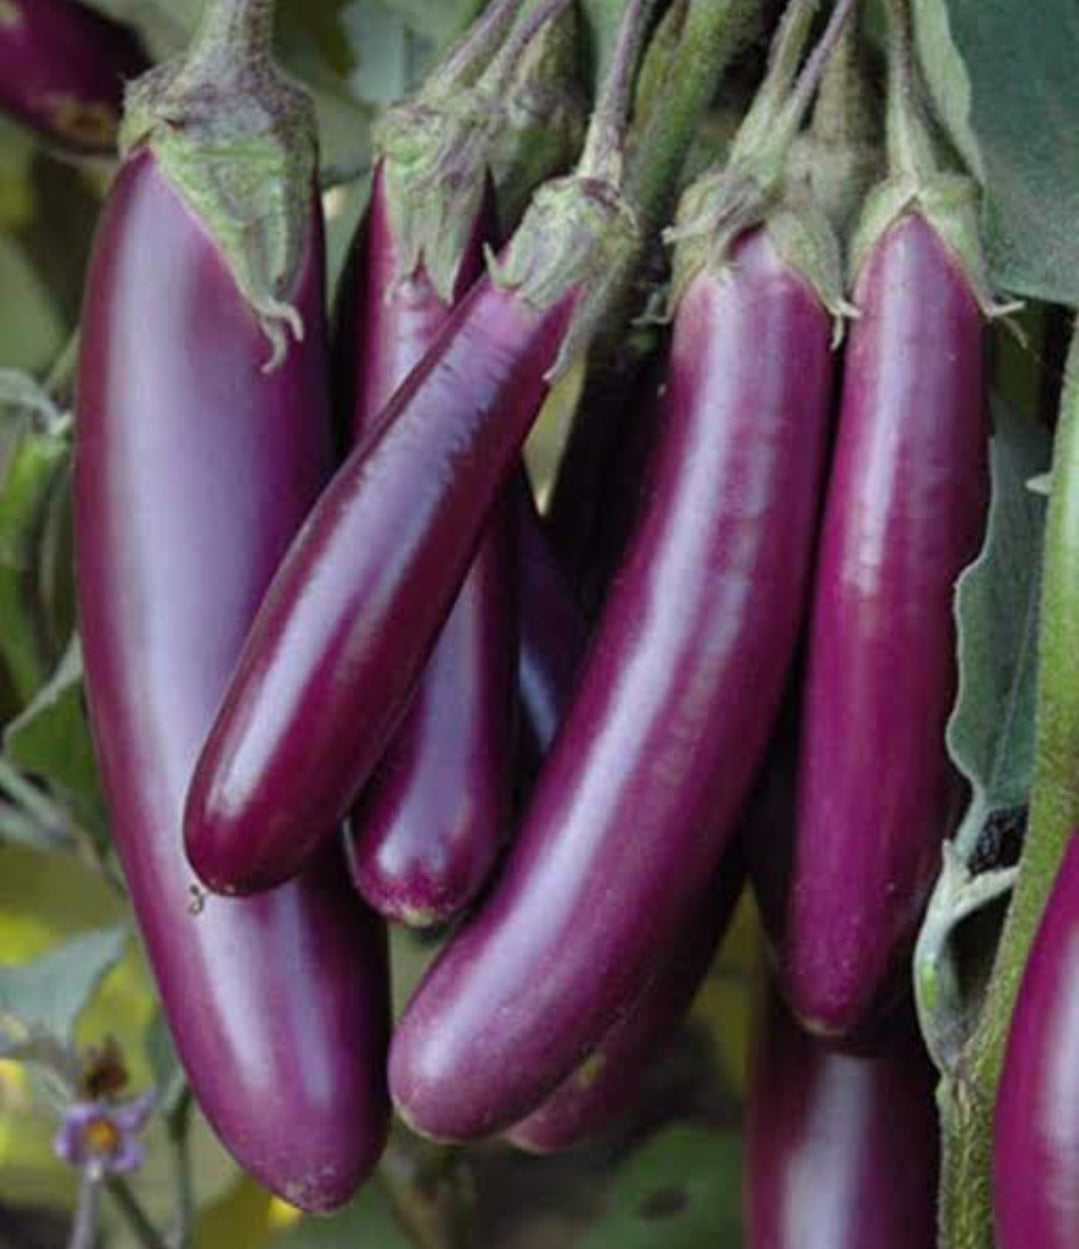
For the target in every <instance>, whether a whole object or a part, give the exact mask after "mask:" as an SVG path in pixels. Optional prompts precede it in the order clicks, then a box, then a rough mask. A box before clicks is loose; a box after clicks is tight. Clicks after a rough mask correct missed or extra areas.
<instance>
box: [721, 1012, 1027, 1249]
mask: <svg viewBox="0 0 1079 1249" xmlns="http://www.w3.org/2000/svg"><path fill="white" fill-rule="evenodd" d="M762 1015H763V1021H762V1027H761V1035H760V1039H759V1041H758V1043H757V1045H756V1047H755V1050H754V1053H755V1061H754V1068H753V1071H752V1074H751V1079H750V1089H749V1095H748V1100H747V1105H746V1155H745V1171H744V1177H743V1187H744V1200H743V1207H744V1210H745V1218H746V1234H745V1235H746V1238H745V1245H746V1249H933V1247H934V1246H935V1245H936V1243H937V1237H936V1187H937V1178H938V1170H939V1127H938V1124H937V1115H936V1105H935V1101H934V1085H935V1072H934V1070H933V1067H932V1064H931V1063H930V1062H929V1058H928V1056H927V1055H926V1053H925V1050H924V1048H923V1046H922V1043H921V1039H920V1038H919V1036H918V1032H917V1027H916V1025H915V1023H914V1020H913V1012H912V1011H911V1010H910V1009H909V1007H907V1009H906V1010H905V1011H904V1012H903V1013H901V1014H900V1015H899V1016H897V1017H896V1019H895V1020H893V1027H892V1028H891V1029H890V1032H889V1040H888V1042H887V1043H886V1045H885V1046H884V1047H883V1048H882V1049H881V1050H879V1052H877V1053H876V1054H874V1055H873V1056H871V1057H854V1056H852V1055H849V1054H840V1053H836V1052H834V1051H832V1050H830V1049H829V1048H828V1047H827V1046H825V1045H824V1044H822V1043H821V1042H820V1041H819V1040H817V1039H815V1038H814V1037H812V1036H810V1035H808V1034H807V1033H805V1032H804V1031H803V1030H802V1029H801V1028H800V1027H799V1026H798V1024H797V1023H796V1022H795V1021H794V1020H793V1019H792V1018H791V1016H790V1014H789V1013H788V1012H787V1010H786V1008H785V1007H784V1006H783V1005H782V1003H781V1002H780V1000H779V998H778V995H776V994H774V993H772V994H769V999H768V1002H767V1005H766V1007H765V1009H764V1011H763V1012H762ZM1024 1243H1025V1244H1026V1243H1031V1242H1024Z"/></svg>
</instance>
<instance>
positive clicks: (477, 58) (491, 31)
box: [424, 0, 523, 94]
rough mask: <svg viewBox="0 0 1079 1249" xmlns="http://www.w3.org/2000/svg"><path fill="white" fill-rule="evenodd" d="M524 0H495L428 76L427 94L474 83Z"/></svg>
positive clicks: (508, 29)
mask: <svg viewBox="0 0 1079 1249" xmlns="http://www.w3.org/2000/svg"><path fill="white" fill-rule="evenodd" d="M522 3H523V0H493V3H491V4H489V5H488V6H487V7H486V8H485V9H484V10H483V12H482V13H481V14H480V16H479V17H478V18H477V19H476V21H475V22H473V23H472V25H471V26H470V27H469V29H468V30H467V31H466V32H465V35H464V37H463V38H462V39H461V41H460V42H459V43H458V44H457V46H456V47H454V48H452V49H451V50H450V52H449V53H448V54H447V55H446V56H445V57H444V58H443V60H442V62H441V64H439V65H438V66H436V68H435V69H434V71H433V72H432V73H431V75H430V76H429V77H428V79H427V83H426V85H425V88H424V92H425V94H431V93H435V94H440V93H442V92H446V91H455V90H457V89H459V88H460V87H465V86H469V85H471V84H472V83H473V82H474V81H475V80H476V79H477V78H478V77H479V75H480V74H481V73H482V72H483V70H484V68H485V67H486V65H487V63H488V62H489V61H490V59H491V57H493V56H494V54H495V52H496V51H497V50H498V48H499V45H500V44H501V43H502V41H503V40H504V39H505V38H506V36H507V34H508V32H509V31H510V29H511V28H512V26H513V24H514V22H515V21H516V20H517V14H518V12H519V11H520V8H521V5H522Z"/></svg>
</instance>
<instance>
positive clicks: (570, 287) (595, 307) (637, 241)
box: [489, 174, 643, 381]
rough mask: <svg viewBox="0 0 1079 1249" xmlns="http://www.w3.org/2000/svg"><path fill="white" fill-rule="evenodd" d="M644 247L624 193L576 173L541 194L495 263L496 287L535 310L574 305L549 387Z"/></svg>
mask: <svg viewBox="0 0 1079 1249" xmlns="http://www.w3.org/2000/svg"><path fill="white" fill-rule="evenodd" d="M642 246H643V235H642V231H641V227H640V223H639V221H638V219H637V214H636V213H635V212H634V211H633V209H632V208H631V207H630V205H629V204H628V203H627V201H626V200H625V198H624V197H623V195H622V194H621V192H620V191H619V190H618V188H617V187H616V186H614V185H613V184H612V183H609V182H606V181H604V180H603V179H600V178H591V177H586V176H583V175H580V174H573V175H570V176H569V177H566V178H558V179H556V180H554V181H552V182H548V183H546V184H544V186H542V187H541V188H540V189H539V191H537V192H536V195H535V197H534V198H533V200H532V203H531V205H530V206H529V208H528V211H527V213H526V214H525V217H524V220H523V221H522V222H521V225H520V227H519V228H518V230H517V232H516V233H515V234H514V236H513V238H512V240H511V241H510V243H509V245H508V246H507V248H506V250H505V252H504V253H503V255H502V256H501V257H499V258H495V257H491V258H490V260H489V267H490V270H491V276H492V278H493V280H494V281H495V282H497V283H498V284H499V285H500V286H503V287H505V288H507V289H510V290H515V291H517V292H518V294H519V295H520V296H521V298H523V299H526V300H528V302H529V303H531V304H533V305H535V306H536V307H539V308H548V307H551V306H552V305H554V304H556V303H558V302H559V301H561V300H563V299H567V298H572V299H573V300H574V310H573V317H572V320H571V322H570V326H569V329H568V331H567V334H566V337H565V339H564V340H563V344H562V349H561V351H560V352H559V355H558V359H557V360H556V361H555V363H554V366H553V367H552V369H551V371H550V373H549V375H548V376H549V379H550V380H552V381H553V380H555V379H557V378H558V377H559V376H561V374H562V373H564V372H565V371H566V369H567V368H568V367H569V365H570V363H571V362H572V361H573V359H574V358H575V357H576V356H577V354H578V353H579V352H580V351H581V350H582V349H583V348H584V347H585V346H587V343H588V341H589V340H590V338H591V336H592V333H593V331H594V330H595V328H596V326H597V324H598V322H599V320H600V319H601V318H602V316H603V315H604V313H605V312H606V310H607V308H608V306H609V304H610V302H611V299H612V296H613V294H614V292H616V291H617V290H619V289H620V286H621V284H622V283H623V282H624V281H625V277H626V272H627V270H628V269H630V268H632V266H633V265H634V264H636V262H637V260H638V258H639V256H640V252H641V248H642Z"/></svg>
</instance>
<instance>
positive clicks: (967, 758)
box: [914, 400, 1051, 1070]
mask: <svg viewBox="0 0 1079 1249" xmlns="http://www.w3.org/2000/svg"><path fill="white" fill-rule="evenodd" d="M993 412H994V417H995V421H994V426H995V432H994V436H993V438H992V442H991V446H990V466H991V472H992V500H991V503H990V508H989V518H988V524H987V529H986V538H985V543H984V545H983V547H982V550H981V552H980V554H979V555H978V557H977V559H976V560H975V561H974V562H973V563H972V564H971V565H970V566H969V568H967V569H966V571H965V572H964V573H963V575H962V576H961V577H960V578H959V583H958V586H957V590H956V606H955V610H956V620H957V625H958V651H959V692H958V697H957V701H956V706H955V710H954V711H953V713H952V716H951V719H950V721H949V723H948V733H947V741H948V749H949V752H950V754H951V756H952V759H953V760H954V762H955V764H956V766H957V767H958V768H959V769H960V771H961V772H962V773H963V775H964V776H965V777H966V778H967V780H968V781H969V782H970V786H971V801H970V805H969V807H968V809H967V812H966V815H965V816H964V818H963V821H962V823H961V824H960V826H959V830H958V832H957V833H956V836H955V838H954V840H953V841H952V842H950V843H948V844H947V845H946V847H945V855H944V870H943V872H942V874H941V877H940V880H939V881H938V883H937V887H936V889H935V890H934V893H933V897H932V899H931V901H930V904H929V908H928V910H927V913H926V918H925V922H924V924H923V926H922V931H921V935H920V937H919V939H918V946H917V949H916V951H915V959H914V963H915V990H916V995H917V999H918V1011H919V1016H920V1018H921V1023H922V1030H923V1033H924V1035H925V1039H926V1043H927V1045H928V1047H929V1050H930V1053H931V1054H932V1056H933V1058H934V1060H935V1061H936V1062H937V1064H938V1066H940V1067H941V1069H942V1070H949V1069H950V1068H951V1067H952V1065H953V1064H954V1063H955V1062H956V1061H957V1060H958V1056H959V1053H960V1050H961V1049H962V1046H963V1043H964V1041H965V1038H966V1036H967V1035H968V1033H969V1028H970V1026H971V1025H972V1023H973V1022H974V1016H975V1014H976V1011H977V1006H978V1001H979V996H980V992H981V989H982V988H983V987H984V980H983V973H984V972H985V971H986V970H987V966H986V964H985V963H983V964H982V965H980V966H979V967H977V968H976V969H974V972H975V974H973V975H972V974H970V971H971V969H970V968H969V967H967V968H965V967H963V966H961V965H960V964H961V962H962V955H961V954H960V952H959V950H958V948H957V946H956V942H955V936H956V932H957V929H958V927H959V925H960V924H961V923H963V922H964V921H965V920H968V919H969V918H970V917H971V916H973V915H974V914H976V913H977V912H979V911H984V910H985V908H986V907H988V906H990V905H991V904H993V903H994V902H997V901H999V900H1000V899H1002V898H1003V897H1004V896H1006V894H1007V892H1008V890H1009V889H1010V888H1011V885H1012V881H1013V879H1014V871H1013V870H1012V868H1011V867H1009V866H1003V867H1001V866H999V865H997V864H996V863H993V862H992V859H991V858H990V860H989V862H988V863H986V862H984V861H983V860H984V859H985V857H986V856H985V855H984V852H983V851H984V846H983V835H984V834H985V833H986V832H987V831H991V830H992V828H993V826H994V825H997V824H1000V823H1002V822H1005V823H1006V822H1008V821H1009V820H1010V819H1012V813H1013V812H1015V811H1016V810H1018V809H1021V808H1022V807H1023V806H1024V804H1025V803H1026V801H1027V798H1028V795H1029V793H1030V787H1031V784H1032V781H1033V772H1034V713H1035V695H1036V688H1035V686H1036V677H1037V654H1036V649H1037V637H1038V608H1039V603H1040V598H1041V577H1040V571H1041V552H1042V544H1043V537H1044V530H1045V513H1046V503H1045V499H1044V498H1043V497H1042V496H1041V495H1038V494H1036V493H1034V492H1033V491H1031V490H1030V489H1028V487H1027V482H1028V481H1029V480H1030V478H1032V477H1035V476H1037V475H1038V474H1040V473H1042V472H1044V471H1045V469H1046V467H1047V465H1048V464H1049V460H1050V453H1051V439H1050V436H1049V433H1048V431H1047V430H1045V429H1044V428H1042V427H1041V426H1039V425H1036V424H1035V423H1034V422H1032V421H1028V420H1023V419H1022V418H1021V417H1019V416H1017V415H1016V414H1015V413H1014V412H1013V410H1012V409H1011V408H1010V406H1009V405H1007V404H1005V403H1003V402H1002V401H1000V400H997V401H995V402H994V405H993ZM981 944H982V945H983V946H984V945H985V942H984V941H983V942H982V943H981ZM982 953H983V954H984V953H985V951H984V950H983V951H982Z"/></svg>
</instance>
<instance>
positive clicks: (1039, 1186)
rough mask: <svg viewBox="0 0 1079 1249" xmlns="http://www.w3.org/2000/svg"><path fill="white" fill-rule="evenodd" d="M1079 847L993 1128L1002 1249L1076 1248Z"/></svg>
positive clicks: (1034, 976)
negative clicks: (1075, 1073)
mask: <svg viewBox="0 0 1079 1249" xmlns="http://www.w3.org/2000/svg"><path fill="white" fill-rule="evenodd" d="M1077 898H1079V837H1076V835H1075V833H1074V832H1073V833H1072V834H1071V837H1070V838H1069V840H1068V846H1067V849H1066V851H1065V853H1064V858H1063V860H1062V861H1061V864H1060V868H1059V870H1058V873H1057V876H1056V879H1055V880H1054V882H1053V888H1052V891H1051V893H1050V895H1049V900H1048V902H1047V903H1046V907H1045V911H1044V913H1043V915H1042V919H1041V923H1040V925H1039V927H1038V933H1037V936H1036V937H1035V939H1034V944H1033V946H1032V947H1031V951H1030V955H1029V957H1028V959H1027V964H1026V968H1025V970H1024V972H1023V978H1022V983H1021V985H1020V988H1019V995H1018V997H1017V998H1016V1002H1015V1007H1014V1009H1013V1012H1012V1018H1011V1023H1010V1025H1009V1030H1008V1041H1007V1047H1006V1050H1005V1056H1004V1068H1003V1071H1002V1074H1001V1078H1000V1085H999V1088H998V1092H997V1104H996V1111H995V1116H994V1122H993V1205H994V1215H995V1222H996V1235H997V1242H998V1244H999V1246H1000V1249H1071V1247H1072V1246H1074V1245H1077V1244H1079V1204H1077V1201H1076V1194H1077V1193H1079V1096H1077V1090H1076V1084H1075V1078H1074V1070H1075V1054H1076V1047H1077V1046H1079V1017H1077V1015H1076V1009H1075V1004H1076V1002H1077V1001H1079V941H1077V939H1076V938H1077V936H1079V908H1077V906H1076V899H1077Z"/></svg>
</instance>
